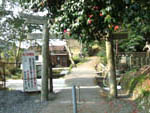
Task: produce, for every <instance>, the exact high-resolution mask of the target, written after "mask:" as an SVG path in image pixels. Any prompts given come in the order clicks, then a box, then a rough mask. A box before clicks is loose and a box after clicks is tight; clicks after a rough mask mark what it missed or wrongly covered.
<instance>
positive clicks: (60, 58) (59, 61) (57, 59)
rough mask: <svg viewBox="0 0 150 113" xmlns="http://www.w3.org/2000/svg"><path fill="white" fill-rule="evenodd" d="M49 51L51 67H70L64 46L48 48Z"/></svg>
mask: <svg viewBox="0 0 150 113" xmlns="http://www.w3.org/2000/svg"><path fill="white" fill-rule="evenodd" d="M49 50H50V55H51V59H52V66H53V67H68V66H69V65H70V61H69V55H68V52H67V50H66V48H65V46H50V47H49Z"/></svg>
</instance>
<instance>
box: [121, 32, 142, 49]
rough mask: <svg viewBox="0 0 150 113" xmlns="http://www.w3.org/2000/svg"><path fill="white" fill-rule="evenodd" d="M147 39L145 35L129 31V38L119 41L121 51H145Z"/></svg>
mask: <svg viewBox="0 0 150 113" xmlns="http://www.w3.org/2000/svg"><path fill="white" fill-rule="evenodd" d="M144 45H145V40H144V38H143V36H140V35H137V34H136V33H133V32H131V33H129V37H128V39H124V40H120V41H119V49H120V50H119V51H121V52H130V51H131V52H137V51H143V47H144Z"/></svg>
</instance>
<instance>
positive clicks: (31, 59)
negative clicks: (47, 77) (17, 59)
mask: <svg viewBox="0 0 150 113" xmlns="http://www.w3.org/2000/svg"><path fill="white" fill-rule="evenodd" d="M22 64H23V88H24V91H25V92H32V91H37V76H36V67H35V53H34V51H25V52H24V53H23V56H22Z"/></svg>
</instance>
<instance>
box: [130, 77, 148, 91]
mask: <svg viewBox="0 0 150 113" xmlns="http://www.w3.org/2000/svg"><path fill="white" fill-rule="evenodd" d="M145 78H146V75H140V76H138V77H133V78H131V80H130V82H129V92H130V94H131V93H132V92H133V91H134V89H135V87H136V85H137V83H139V84H140V83H142V82H143V81H144V80H145Z"/></svg>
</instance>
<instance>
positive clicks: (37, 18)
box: [20, 13, 53, 101]
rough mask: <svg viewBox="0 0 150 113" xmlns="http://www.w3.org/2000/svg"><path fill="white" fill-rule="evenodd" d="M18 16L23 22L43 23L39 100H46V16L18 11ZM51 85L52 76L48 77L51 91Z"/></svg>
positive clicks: (47, 52)
mask: <svg viewBox="0 0 150 113" xmlns="http://www.w3.org/2000/svg"><path fill="white" fill-rule="evenodd" d="M20 16H21V17H22V18H24V19H25V23H28V24H38V25H43V44H42V87H41V101H46V100H48V74H49V66H50V62H49V59H50V57H49V28H48V19H47V18H46V17H41V16H33V15H28V14H24V13H20ZM50 71H51V70H50ZM50 74H52V73H50ZM52 85H53V83H52V77H50V86H51V87H50V91H51V92H52V91H53V87H52Z"/></svg>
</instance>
